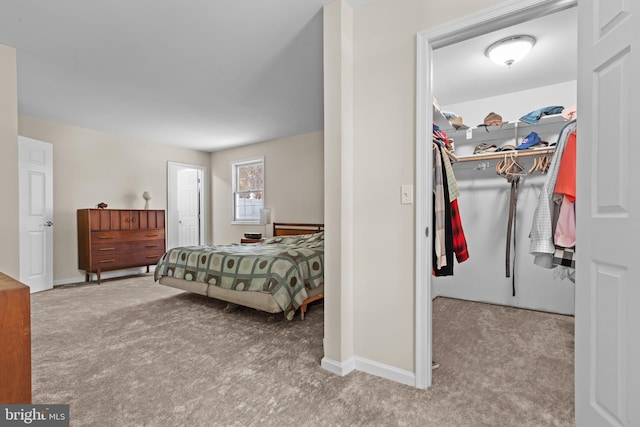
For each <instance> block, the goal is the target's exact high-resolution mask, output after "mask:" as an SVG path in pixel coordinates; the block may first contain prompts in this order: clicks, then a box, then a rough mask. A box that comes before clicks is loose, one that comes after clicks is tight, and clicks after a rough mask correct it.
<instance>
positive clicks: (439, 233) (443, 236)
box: [432, 132, 469, 276]
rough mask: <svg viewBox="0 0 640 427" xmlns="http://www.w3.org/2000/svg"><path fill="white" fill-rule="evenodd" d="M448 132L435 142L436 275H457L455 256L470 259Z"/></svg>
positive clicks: (460, 260) (434, 248) (434, 220)
mask: <svg viewBox="0 0 640 427" xmlns="http://www.w3.org/2000/svg"><path fill="white" fill-rule="evenodd" d="M442 138H444V139H446V135H445V134H444V132H439V133H438V134H437V135H436V133H435V132H434V139H433V142H434V144H433V224H432V225H433V230H434V236H433V251H432V252H433V254H432V255H433V270H432V271H433V274H434V275H435V276H451V275H453V257H454V255H455V258H456V260H457V261H458V263H461V262H464V261H466V260H467V259H469V251H468V248H467V239H466V237H465V235H464V230H463V228H462V220H461V218H460V211H459V208H458V200H457V198H458V196H459V195H460V190H459V189H458V185H457V182H456V179H455V174H454V172H453V167H452V166H451V160H450V159H449V155H448V154H447V153H446V152H445V148H446V147H445V146H444V143H443V142H442Z"/></svg>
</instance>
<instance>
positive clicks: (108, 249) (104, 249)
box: [98, 248, 116, 251]
mask: <svg viewBox="0 0 640 427" xmlns="http://www.w3.org/2000/svg"><path fill="white" fill-rule="evenodd" d="M98 250H99V251H115V250H116V248H100V249H98Z"/></svg>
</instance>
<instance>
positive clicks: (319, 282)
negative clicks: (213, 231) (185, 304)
mask: <svg viewBox="0 0 640 427" xmlns="http://www.w3.org/2000/svg"><path fill="white" fill-rule="evenodd" d="M154 280H155V281H157V282H158V283H160V284H162V285H165V286H171V287H174V288H178V289H182V290H185V291H189V292H194V293H197V294H201V295H205V296H208V297H210V298H216V299H219V300H223V301H226V302H228V303H231V304H238V305H242V306H246V307H251V308H255V309H257V310H262V311H266V312H269V313H279V312H283V313H284V316H285V317H286V318H287V319H288V320H291V319H293V317H294V315H295V313H296V311H297V310H298V309H300V318H301V319H304V314H305V312H306V311H307V306H308V304H309V303H311V302H313V301H317V300H319V299H321V298H323V297H324V225H323V224H301V223H274V224H273V237H270V238H266V239H263V240H262V241H261V242H259V243H252V244H232V245H216V246H190V247H177V248H172V249H169V250H168V251H167V252H165V254H164V255H163V256H162V258H160V260H159V261H158V264H157V265H156V269H155V272H154Z"/></svg>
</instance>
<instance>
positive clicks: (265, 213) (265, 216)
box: [260, 208, 271, 236]
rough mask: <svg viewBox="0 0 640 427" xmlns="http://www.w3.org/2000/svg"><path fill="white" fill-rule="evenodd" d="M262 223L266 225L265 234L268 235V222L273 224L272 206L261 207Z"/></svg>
mask: <svg viewBox="0 0 640 427" xmlns="http://www.w3.org/2000/svg"><path fill="white" fill-rule="evenodd" d="M260 224H261V225H264V226H265V227H264V235H265V236H267V227H266V225H267V224H271V209H270V208H262V209H260Z"/></svg>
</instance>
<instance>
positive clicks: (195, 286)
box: [158, 222, 324, 320]
mask: <svg viewBox="0 0 640 427" xmlns="http://www.w3.org/2000/svg"><path fill="white" fill-rule="evenodd" d="M323 230H324V224H311V223H295V222H274V223H273V236H274V237H277V236H295V235H300V234H314V233H318V232H320V231H323ZM158 282H159V283H160V284H162V285H165V286H171V287H174V288H178V289H182V290H185V291H189V292H193V293H197V294H200V295H205V296H208V297H210V298H216V299H219V300H222V301H226V302H228V303H229V304H237V305H242V306H246V307H252V308H255V309H258V310H262V311H266V312H268V313H278V312H280V311H281V308H280V307H279V306H278V305H277V303H276V302H275V300H273V299H272V298H271V296H270V295H269V296H268V297H267V294H262V293H251V292H244V291H236V290H231V289H222V288H218V287H212V288H209V285H207V284H205V283H201V282H195V281H185V280H182V279H175V278H173V277H168V276H163V277H161V278H160V279H159V280H158ZM323 298H324V285H322V286H321V287H318V288H315V289H312V290H311V291H309V298H307V299H305V300H304V301H303V302H302V304H301V305H300V319H301V320H304V314H305V313H306V311H307V308H308V307H307V306H308V305H309V304H310V303H312V302H314V301H317V300H319V299H323Z"/></svg>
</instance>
